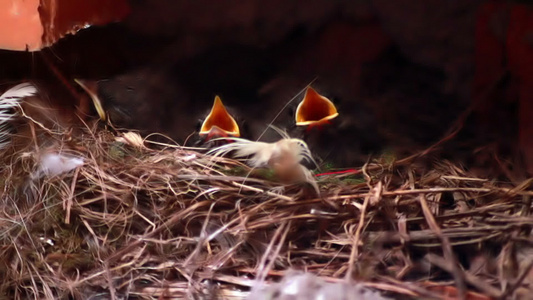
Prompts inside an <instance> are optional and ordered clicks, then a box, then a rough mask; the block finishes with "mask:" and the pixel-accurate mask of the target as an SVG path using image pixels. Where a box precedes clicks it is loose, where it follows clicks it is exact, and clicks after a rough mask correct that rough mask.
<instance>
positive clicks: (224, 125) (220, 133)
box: [200, 96, 241, 139]
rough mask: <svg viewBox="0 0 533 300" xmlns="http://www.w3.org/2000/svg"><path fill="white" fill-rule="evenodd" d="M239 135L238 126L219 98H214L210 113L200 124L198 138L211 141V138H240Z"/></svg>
mask: <svg viewBox="0 0 533 300" xmlns="http://www.w3.org/2000/svg"><path fill="white" fill-rule="evenodd" d="M240 135H241V134H240V130H239V125H238V124H237V122H236V121H235V119H234V118H233V117H232V116H231V115H230V114H229V113H228V111H227V110H226V107H224V104H222V100H220V97H219V96H216V97H215V102H214V103H213V108H211V112H210V113H209V115H207V117H206V118H205V120H204V122H203V123H202V127H201V128H200V136H204V137H206V138H207V139H211V138H213V137H228V136H232V137H240Z"/></svg>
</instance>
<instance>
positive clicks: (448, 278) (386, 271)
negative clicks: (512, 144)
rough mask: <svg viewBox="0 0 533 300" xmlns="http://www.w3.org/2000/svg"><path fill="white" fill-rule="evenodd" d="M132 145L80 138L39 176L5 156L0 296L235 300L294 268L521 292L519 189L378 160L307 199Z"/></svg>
mask: <svg viewBox="0 0 533 300" xmlns="http://www.w3.org/2000/svg"><path fill="white" fill-rule="evenodd" d="M136 137H138V136H136V135H133V134H126V135H123V134H118V133H117V134H115V133H111V132H109V131H106V130H98V131H96V132H92V133H91V132H89V133H86V134H85V135H80V138H79V139H78V140H71V141H69V142H68V143H69V149H70V150H71V151H73V153H72V155H74V156H76V157H78V158H82V159H83V165H81V166H79V167H77V168H75V169H73V170H71V171H70V172H66V173H63V174H59V175H56V176H36V175H35V174H36V173H35V172H36V170H38V169H39V167H38V166H36V161H37V159H36V158H35V155H34V154H32V153H21V152H19V153H15V154H12V155H9V156H6V157H4V163H3V165H2V167H0V168H1V169H0V170H1V173H2V174H1V178H2V181H1V182H0V185H1V186H2V191H3V193H2V195H1V202H0V206H1V209H0V212H1V216H0V228H1V240H0V278H2V279H3V280H2V281H1V282H0V298H1V299H43V298H45V299H126V298H128V299H179V298H185V297H190V298H195V299H218V298H221V299H241V298H246V297H247V296H248V295H250V293H253V292H254V291H255V290H257V289H258V287H259V286H261V287H262V288H265V287H268V286H269V284H270V285H272V283H273V282H277V281H280V280H282V279H283V277H284V276H285V275H286V274H290V272H293V271H294V270H301V271H305V272H307V274H314V275H316V277H318V278H320V279H321V280H323V282H326V283H338V284H341V283H350V284H351V283H354V282H356V283H357V284H358V285H359V286H361V287H363V288H365V289H370V290H373V291H377V292H379V293H380V294H381V295H383V296H384V297H393V298H401V297H405V298H411V297H412V298H442V297H444V296H448V297H452V298H453V297H461V296H462V297H465V298H466V299H489V298H491V297H492V298H505V297H511V296H517V295H518V296H520V295H528V294H527V293H528V290H529V293H531V290H532V289H533V287H532V284H533V273H532V271H531V270H532V265H533V259H532V257H533V255H531V253H532V252H533V239H532V236H531V235H532V233H531V228H532V225H533V218H532V217H531V215H530V213H531V196H532V195H533V191H532V189H531V181H527V182H523V183H521V184H518V185H516V184H515V185H513V184H510V183H504V182H496V181H492V180H489V179H482V178H473V177H470V176H469V175H468V174H467V173H466V172H465V170H463V169H462V168H460V167H458V166H456V165H453V164H451V163H448V162H445V161H435V160H433V161H432V162H431V163H430V162H428V161H429V159H426V158H423V157H422V158H418V159H412V160H408V162H403V163H402V162H394V161H386V160H384V159H382V160H381V162H378V161H376V162H369V163H368V164H366V165H365V166H363V167H362V168H360V169H354V170H352V171H349V172H344V173H340V174H337V173H335V172H330V173H326V174H323V175H321V176H318V174H317V176H316V179H317V183H318V186H319V189H320V195H319V196H317V195H316V193H315V192H314V190H313V189H312V188H309V186H306V185H305V184H294V185H283V184H281V183H279V182H277V181H276V178H274V177H273V176H272V174H271V173H269V172H268V170H251V169H250V168H249V167H247V166H246V165H244V164H243V163H241V162H239V161H236V160H233V159H230V158H221V157H212V156H209V155H206V154H205V151H204V152H202V151H195V150H194V149H190V148H183V147H179V146H172V145H164V144H157V143H155V142H148V141H147V140H145V141H139V140H138V139H137V138H136ZM58 149H59V148H58ZM272 286H273V285H272ZM285 292H286V291H285ZM283 293H284V291H277V292H275V293H272V292H271V293H270V294H268V295H269V296H268V297H266V296H265V297H264V298H265V299H278V298H279V299H286V298H282V296H283ZM265 295H266V294H265ZM276 297H278V298H276ZM524 297H525V296H524ZM295 299H296V298H295ZM344 299H352V298H344ZM353 299H355V298H353ZM357 299H362V298H357ZM372 299H378V298H372ZM380 299H381V298H380Z"/></svg>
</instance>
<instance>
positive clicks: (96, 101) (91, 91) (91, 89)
mask: <svg viewBox="0 0 533 300" xmlns="http://www.w3.org/2000/svg"><path fill="white" fill-rule="evenodd" d="M74 81H76V83H77V84H79V85H80V86H81V87H82V88H83V89H84V90H85V92H86V93H87V95H89V97H91V100H92V102H93V105H94V108H95V109H96V112H97V113H98V116H100V119H101V120H102V121H105V120H106V119H107V115H106V113H105V110H104V106H103V105H102V101H100V98H98V95H97V94H96V83H93V84H90V83H89V82H86V81H83V80H80V79H74Z"/></svg>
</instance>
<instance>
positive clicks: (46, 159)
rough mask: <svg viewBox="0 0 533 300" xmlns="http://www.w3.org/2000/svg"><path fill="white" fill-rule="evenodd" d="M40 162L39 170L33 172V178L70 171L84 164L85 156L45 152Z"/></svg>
mask: <svg viewBox="0 0 533 300" xmlns="http://www.w3.org/2000/svg"><path fill="white" fill-rule="evenodd" d="M37 163H38V168H37V171H36V172H34V173H33V174H32V178H34V179H37V178H41V177H43V176H49V177H53V176H57V175H61V174H63V173H67V172H70V171H72V170H74V169H76V168H77V167H79V166H82V165H83V163H84V161H83V157H77V156H67V155H64V154H60V153H46V154H43V155H42V156H41V157H40V158H39V161H38V162H37Z"/></svg>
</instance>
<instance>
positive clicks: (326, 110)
mask: <svg viewBox="0 0 533 300" xmlns="http://www.w3.org/2000/svg"><path fill="white" fill-rule="evenodd" d="M338 115H339V113H338V112H337V108H336V107H335V104H333V102H331V100H329V99H328V98H326V97H324V96H322V95H320V94H319V93H317V92H316V91H315V90H314V89H313V88H311V87H308V88H307V91H306V92H305V96H304V99H303V100H302V102H300V104H299V105H298V107H297V108H296V114H295V119H296V125H297V126H308V127H309V128H312V127H314V126H322V125H325V124H327V123H328V122H329V121H330V120H332V119H334V118H336V117H337V116H338Z"/></svg>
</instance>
